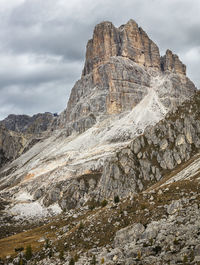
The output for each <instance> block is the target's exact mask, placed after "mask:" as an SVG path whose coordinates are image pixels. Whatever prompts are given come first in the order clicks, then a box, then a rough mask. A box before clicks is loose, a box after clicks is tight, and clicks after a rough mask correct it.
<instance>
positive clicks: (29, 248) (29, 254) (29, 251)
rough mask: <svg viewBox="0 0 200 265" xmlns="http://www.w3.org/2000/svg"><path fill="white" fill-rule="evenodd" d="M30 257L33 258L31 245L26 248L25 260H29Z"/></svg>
mask: <svg viewBox="0 0 200 265" xmlns="http://www.w3.org/2000/svg"><path fill="white" fill-rule="evenodd" d="M32 256H33V254H32V248H31V245H28V246H27V247H26V252H25V258H26V260H30V259H31V258H32Z"/></svg>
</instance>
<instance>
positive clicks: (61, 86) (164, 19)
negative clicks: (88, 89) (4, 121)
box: [0, 0, 200, 119]
mask: <svg viewBox="0 0 200 265" xmlns="http://www.w3.org/2000/svg"><path fill="white" fill-rule="evenodd" d="M12 2H13V3H14V2H15V3H14V4H13V6H12V7H10V6H9V7H8V5H10V4H9V2H8V1H4V2H3V3H4V4H3V3H2V7H3V5H5V7H6V8H4V9H3V8H0V61H1V65H2V66H3V67H1V68H0V93H1V94H0V119H1V118H3V117H4V116H6V115H7V114H9V113H11V112H15V113H27V114H33V113H36V112H41V111H56V112H57V111H62V110H63V109H64V108H65V106H66V102H67V97H68V96H69V93H70V90H71V88H72V86H73V84H74V83H75V81H76V80H77V79H78V78H79V77H80V75H81V70H82V67H83V63H84V56H85V47H86V43H87V41H88V39H89V38H91V36H92V32H93V28H94V26H95V25H96V24H97V23H99V22H101V21H103V20H109V21H112V22H113V23H114V24H115V25H116V26H120V25H121V24H124V23H126V22H127V21H128V20H129V19H130V18H133V19H135V20H136V22H137V23H138V24H139V25H140V26H141V27H142V28H143V29H144V30H145V31H146V32H147V33H148V34H149V36H150V37H151V38H152V40H154V41H155V42H156V43H157V44H158V46H159V48H160V50H161V54H163V53H164V52H165V50H166V49H167V48H170V49H171V50H172V51H173V52H175V53H177V54H178V55H179V56H180V58H181V59H182V60H183V62H184V63H185V64H186V65H187V69H188V75H189V76H190V77H191V79H192V80H193V81H195V83H196V84H197V85H198V86H200V77H199V64H200V53H199V52H198V51H199V47H200V34H199V28H200V17H199V13H200V2H199V1H197V0H190V1H188V0H173V1H172V0H162V1H161V0H123V1H121V0H115V1H113V0H96V1H93V0H73V1H66V0H57V1H55V0H45V1H44V0H24V1H19V0H16V1H14V0H13V1H12ZM6 5H7V6H6ZM2 10H3V11H2ZM5 10H6V11H5Z"/></svg>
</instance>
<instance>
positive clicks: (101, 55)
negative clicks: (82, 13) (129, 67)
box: [83, 19, 186, 75]
mask: <svg viewBox="0 0 200 265" xmlns="http://www.w3.org/2000/svg"><path fill="white" fill-rule="evenodd" d="M112 56H122V57H125V58H128V59H131V60H133V61H134V62H136V63H137V64H139V65H141V66H146V67H153V68H155V69H158V70H162V71H166V70H169V71H172V72H175V73H179V74H183V75H186V69H185V65H183V64H182V62H181V61H180V60H179V58H178V56H177V55H175V54H173V53H172V52H171V51H170V50H167V51H166V55H165V56H164V57H161V56H160V52H159V48H158V46H157V45H156V44H155V43H154V42H153V41H152V40H151V39H150V38H149V37H148V35H147V34H146V32H145V31H144V30H143V29H142V28H141V27H139V26H138V24H137V23H136V22H135V21H134V20H133V19H131V20H129V21H128V22H127V24H125V25H122V26H120V27H119V28H116V27H115V26H114V25H113V24H112V22H109V21H105V22H102V23H100V24H98V25H97V26H96V27H95V29H94V33H93V38H92V39H91V40H89V41H88V44H87V50H86V61H85V67H84V70H83V75H86V74H88V73H90V72H91V71H94V70H95V68H96V67H98V66H99V65H101V64H102V63H105V62H106V61H107V60H109V59H110V57H112Z"/></svg>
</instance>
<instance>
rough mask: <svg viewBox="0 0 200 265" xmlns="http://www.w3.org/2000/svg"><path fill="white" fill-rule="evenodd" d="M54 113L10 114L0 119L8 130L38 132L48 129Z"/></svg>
mask: <svg viewBox="0 0 200 265" xmlns="http://www.w3.org/2000/svg"><path fill="white" fill-rule="evenodd" d="M54 118H55V117H54V115H53V114H51V113H50V112H46V113H38V114H35V115H33V116H32V117H31V116H28V115H15V114H10V115H8V117H7V118H5V119H4V120H2V121H0V124H2V125H3V126H5V128H7V129H8V130H10V131H15V132H21V133H29V134H38V133H41V132H44V131H46V130H47V129H48V127H49V126H50V124H51V123H52V122H53V120H54Z"/></svg>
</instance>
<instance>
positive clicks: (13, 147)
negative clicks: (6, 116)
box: [0, 125, 27, 167]
mask: <svg viewBox="0 0 200 265" xmlns="http://www.w3.org/2000/svg"><path fill="white" fill-rule="evenodd" d="M26 143H27V139H26V138H25V137H23V135H21V134H19V133H17V132H11V131H9V130H7V129H6V128H5V127H3V126H2V125H0V167H2V166H3V165H4V164H6V163H7V162H9V161H12V160H13V159H15V158H16V157H18V156H19V155H20V154H21V153H22V152H23V150H24V146H25V145H26Z"/></svg>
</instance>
